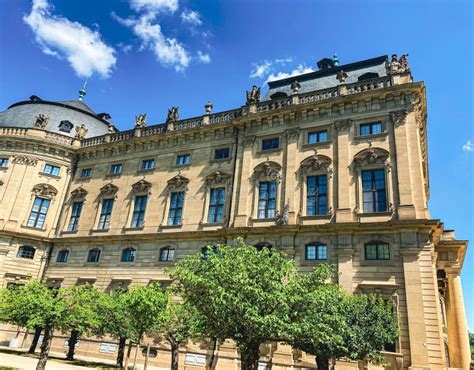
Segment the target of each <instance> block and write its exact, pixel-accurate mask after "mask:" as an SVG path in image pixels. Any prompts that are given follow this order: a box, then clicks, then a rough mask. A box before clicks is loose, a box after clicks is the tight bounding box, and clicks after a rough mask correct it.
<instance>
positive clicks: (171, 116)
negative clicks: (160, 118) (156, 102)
mask: <svg viewBox="0 0 474 370" xmlns="http://www.w3.org/2000/svg"><path fill="white" fill-rule="evenodd" d="M178 120H179V107H171V108H170V109H168V116H167V117H166V123H170V122H177V121H178Z"/></svg>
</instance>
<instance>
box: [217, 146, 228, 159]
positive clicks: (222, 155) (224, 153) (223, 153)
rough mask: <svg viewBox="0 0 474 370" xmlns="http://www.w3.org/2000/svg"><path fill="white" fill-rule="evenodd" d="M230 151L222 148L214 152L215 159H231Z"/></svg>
mask: <svg viewBox="0 0 474 370" xmlns="http://www.w3.org/2000/svg"><path fill="white" fill-rule="evenodd" d="M229 154H230V150H229V148H220V149H216V150H215V151H214V159H224V158H229Z"/></svg>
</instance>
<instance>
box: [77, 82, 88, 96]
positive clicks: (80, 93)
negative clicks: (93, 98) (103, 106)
mask: <svg viewBox="0 0 474 370" xmlns="http://www.w3.org/2000/svg"><path fill="white" fill-rule="evenodd" d="M86 85H87V80H86V81H84V85H83V86H82V89H80V90H79V100H80V101H83V100H84V96H86V94H87V93H86Z"/></svg>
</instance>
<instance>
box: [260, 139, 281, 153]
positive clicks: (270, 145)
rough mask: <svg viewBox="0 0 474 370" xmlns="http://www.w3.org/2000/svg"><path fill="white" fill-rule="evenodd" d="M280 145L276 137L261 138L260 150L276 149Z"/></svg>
mask: <svg viewBox="0 0 474 370" xmlns="http://www.w3.org/2000/svg"><path fill="white" fill-rule="evenodd" d="M279 147H280V139H279V138H277V137H274V138H271V139H265V140H262V150H271V149H278V148H279Z"/></svg>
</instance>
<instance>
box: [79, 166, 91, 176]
mask: <svg viewBox="0 0 474 370" xmlns="http://www.w3.org/2000/svg"><path fill="white" fill-rule="evenodd" d="M91 176H92V168H84V169H82V171H81V177H91Z"/></svg>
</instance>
